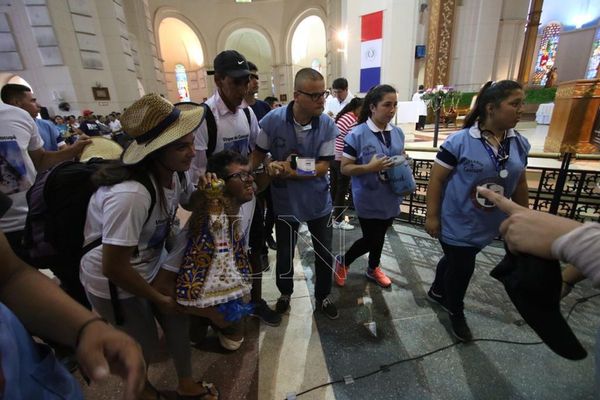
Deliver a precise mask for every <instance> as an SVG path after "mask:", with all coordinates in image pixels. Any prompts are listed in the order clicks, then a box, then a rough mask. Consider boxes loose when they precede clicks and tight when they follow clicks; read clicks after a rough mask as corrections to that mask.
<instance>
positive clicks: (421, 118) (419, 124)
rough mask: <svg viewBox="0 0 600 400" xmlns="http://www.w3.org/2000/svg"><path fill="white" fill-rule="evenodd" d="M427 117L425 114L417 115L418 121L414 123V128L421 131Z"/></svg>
mask: <svg viewBox="0 0 600 400" xmlns="http://www.w3.org/2000/svg"><path fill="white" fill-rule="evenodd" d="M426 119H427V116H426V115H419V122H417V123H416V126H415V129H416V130H418V131H422V130H423V129H425V121H426Z"/></svg>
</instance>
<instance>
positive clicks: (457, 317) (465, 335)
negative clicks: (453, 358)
mask: <svg viewBox="0 0 600 400" xmlns="http://www.w3.org/2000/svg"><path fill="white" fill-rule="evenodd" d="M450 325H451V326H452V333H453V334H454V336H456V338H457V339H458V340H460V341H461V342H470V341H471V340H473V334H472V333H471V329H470V328H469V325H467V319H466V318H465V314H464V313H463V312H462V311H461V312H460V313H455V314H450Z"/></svg>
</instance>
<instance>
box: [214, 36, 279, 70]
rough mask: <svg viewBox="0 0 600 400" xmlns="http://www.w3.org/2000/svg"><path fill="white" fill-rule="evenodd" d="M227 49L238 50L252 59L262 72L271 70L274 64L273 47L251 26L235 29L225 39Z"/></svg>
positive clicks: (248, 58) (249, 59)
mask: <svg viewBox="0 0 600 400" xmlns="http://www.w3.org/2000/svg"><path fill="white" fill-rule="evenodd" d="M225 48H226V49H233V50H237V51H239V52H240V53H242V54H243V55H244V57H246V59H247V60H248V61H252V62H253V63H254V64H256V66H257V67H258V70H259V71H261V72H270V71H271V65H273V55H272V54H271V47H270V46H269V42H268V41H267V38H265V36H264V35H263V34H262V33H261V32H259V31H257V30H255V29H250V28H241V29H237V30H236V31H234V32H233V33H232V34H231V35H229V37H228V38H227V40H226V41H225Z"/></svg>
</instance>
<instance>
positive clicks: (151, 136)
mask: <svg viewBox="0 0 600 400" xmlns="http://www.w3.org/2000/svg"><path fill="white" fill-rule="evenodd" d="M203 118H204V108H203V107H193V108H192V107H190V108H187V109H186V110H180V109H179V108H177V107H174V106H173V104H171V103H170V102H169V101H167V100H165V99H164V98H162V97H161V96H159V95H158V94H155V93H151V94H147V95H145V96H143V97H142V98H140V99H139V100H138V101H136V102H135V103H133V104H132V105H131V106H129V107H128V108H127V110H126V111H125V112H124V113H123V114H122V115H121V125H122V126H123V131H125V133H127V134H128V135H129V136H130V137H131V138H132V139H133V140H134V141H133V142H132V143H131V144H130V145H129V147H128V148H127V150H125V151H124V152H123V156H122V159H121V160H122V161H123V163H124V164H136V163H138V162H140V161H142V160H143V159H144V158H145V157H146V156H147V155H148V154H150V153H152V152H153V151H156V150H158V149H160V148H161V147H164V146H166V145H168V144H169V143H172V142H174V141H176V140H178V139H180V138H182V137H184V136H185V135H187V134H188V133H190V132H192V131H193V130H194V129H196V128H197V127H198V126H199V125H200V123H201V122H202V119H203Z"/></svg>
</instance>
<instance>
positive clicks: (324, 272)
mask: <svg viewBox="0 0 600 400" xmlns="http://www.w3.org/2000/svg"><path fill="white" fill-rule="evenodd" d="M306 224H307V225H308V230H309V232H310V235H311V238H312V246H313V249H314V252H315V277H316V279H315V280H316V282H315V298H316V299H317V301H322V300H323V299H324V298H325V297H327V296H328V295H329V293H330V292H331V283H332V279H333V269H332V261H333V255H332V254H331V241H332V233H333V232H332V228H331V224H330V223H329V215H325V216H323V217H321V218H317V219H313V220H311V221H307V222H306ZM299 226H300V223H299V222H297V221H284V220H281V219H279V218H278V219H277V220H276V221H275V234H276V236H277V237H276V239H275V240H276V241H277V267H276V270H277V279H276V281H277V288H278V289H279V291H280V292H281V294H283V295H291V294H292V292H293V291H294V265H293V260H294V252H295V249H296V242H297V240H298V228H299Z"/></svg>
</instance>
